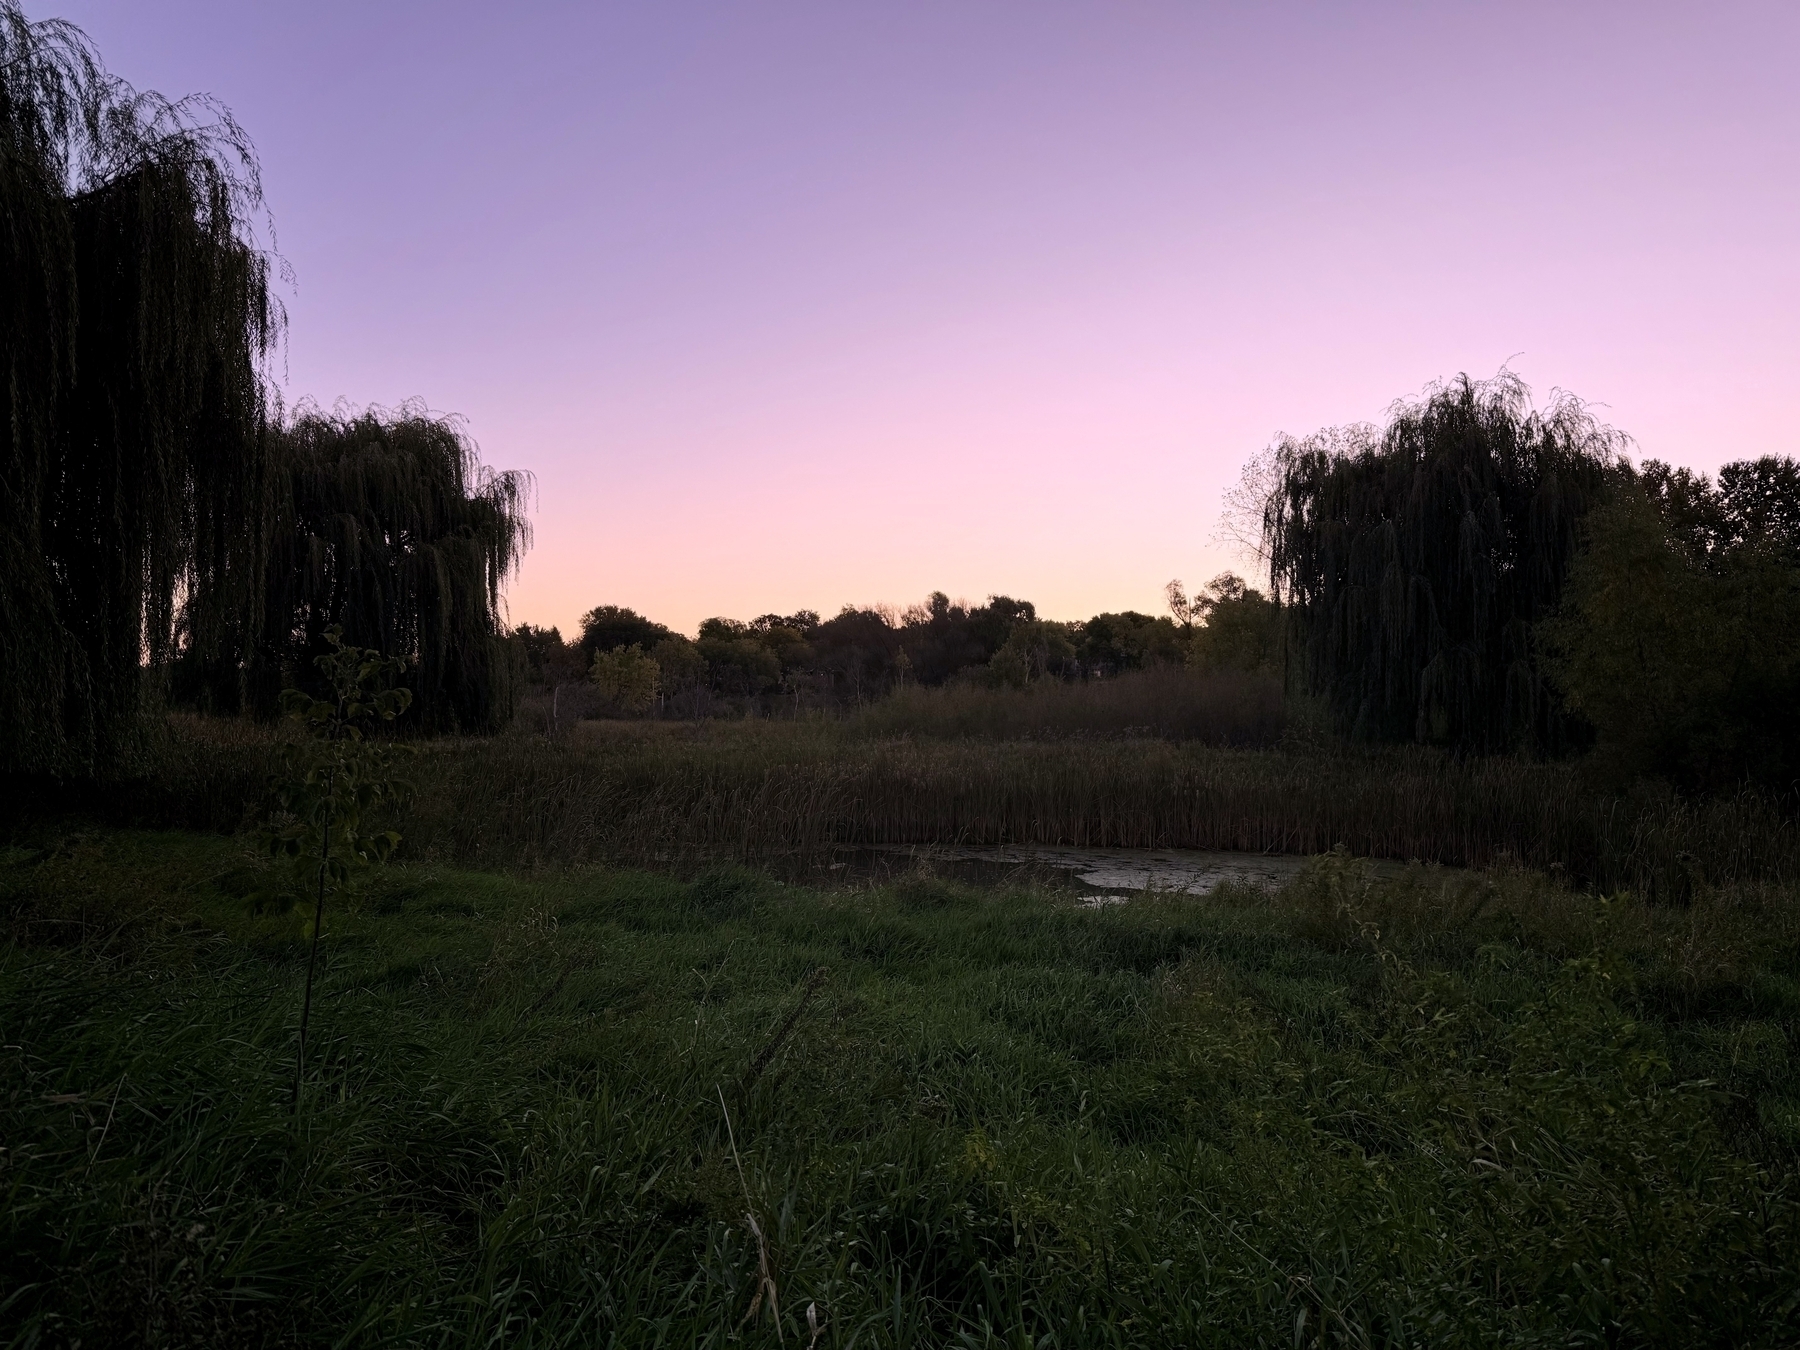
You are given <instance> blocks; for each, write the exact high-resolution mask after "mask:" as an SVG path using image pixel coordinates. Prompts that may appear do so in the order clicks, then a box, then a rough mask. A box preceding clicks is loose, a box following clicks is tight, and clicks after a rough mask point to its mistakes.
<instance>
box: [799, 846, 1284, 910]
mask: <svg viewBox="0 0 1800 1350" xmlns="http://www.w3.org/2000/svg"><path fill="white" fill-rule="evenodd" d="M1305 865H1306V859H1305V858H1302V857H1297V856H1294V855H1292V854H1270V853H1211V852H1205V851H1202V850H1199V849H1141V848H1059V847H1053V846H1048V845H1007V844H1001V845H963V844H935V845H930V846H922V845H921V846H911V845H889V846H885V847H875V848H861V849H855V850H847V851H846V852H845V853H843V854H840V855H839V857H838V859H837V861H836V862H834V863H833V865H832V870H834V871H837V872H839V873H840V875H841V874H844V873H846V872H847V873H848V874H849V875H851V876H857V877H865V876H866V877H867V878H868V879H870V880H873V881H880V880H883V879H886V878H888V877H893V876H900V875H903V874H905V873H907V872H911V871H915V870H917V869H918V868H920V867H925V868H928V869H929V870H931V871H933V872H935V873H937V874H938V875H940V876H949V877H956V878H958V879H961V880H966V881H972V882H978V883H982V884H988V885H993V884H1001V883H1006V882H1020V881H1028V880H1053V881H1060V882H1062V883H1063V884H1065V885H1067V884H1071V883H1072V884H1073V885H1074V886H1075V887H1076V888H1077V889H1078V890H1080V891H1083V892H1084V893H1085V894H1084V896H1083V900H1082V903H1084V904H1087V905H1090V906H1095V907H1098V906H1102V905H1105V904H1109V903H1112V904H1122V903H1123V902H1124V901H1125V900H1127V899H1128V898H1130V896H1131V895H1133V894H1136V893H1141V892H1143V891H1147V890H1157V891H1174V892H1181V893H1184V894H1187V895H1206V894H1208V893H1210V892H1211V891H1213V890H1215V889H1217V888H1218V887H1219V886H1220V885H1221V884H1222V883H1225V882H1231V883H1233V884H1235V885H1240V886H1254V887H1257V888H1259V889H1262V890H1275V889H1276V888H1278V887H1279V886H1281V885H1282V884H1284V883H1285V882H1286V881H1288V880H1289V879H1290V878H1291V877H1293V876H1294V875H1295V873H1297V872H1299V870H1300V869H1301V868H1302V867H1304V866H1305Z"/></svg>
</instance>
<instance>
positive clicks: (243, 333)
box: [0, 0, 282, 773]
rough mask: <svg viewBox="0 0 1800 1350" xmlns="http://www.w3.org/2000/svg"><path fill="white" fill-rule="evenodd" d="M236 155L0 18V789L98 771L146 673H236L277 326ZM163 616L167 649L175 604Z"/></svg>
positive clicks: (253, 593)
mask: <svg viewBox="0 0 1800 1350" xmlns="http://www.w3.org/2000/svg"><path fill="white" fill-rule="evenodd" d="M261 201H262V198H261V187H260V182H259V179H258V174H257V166H256V160H255V157H254V154H253V152H252V150H251V148H250V144H249V141H248V139H247V138H246V137H245V136H244V135H243V133H242V131H241V130H240V129H239V128H238V127H237V125H236V124H235V123H234V122H233V121H232V120H231V117H230V115H229V113H227V112H226V111H225V110H224V109H223V108H221V107H219V106H218V105H217V104H215V103H212V102H211V101H209V100H206V99H187V100H183V101H182V102H180V103H171V102H169V101H168V100H166V99H164V98H162V97H160V96H159V95H156V94H150V93H139V92H137V91H135V90H133V89H132V88H131V87H130V86H129V85H127V84H125V83H124V82H123V81H121V80H118V79H117V78H115V77H113V76H111V75H109V74H107V73H106V71H105V70H104V69H103V67H102V66H101V64H100V61H99V58H98V56H97V55H96V54H95V52H94V50H93V48H92V46H91V45H90V44H89V43H88V41H87V39H86V38H85V37H83V36H82V34H81V33H80V31H79V30H78V29H76V28H74V27H72V26H71V25H69V24H66V23H62V22H59V21H55V20H50V21H46V22H43V23H37V24H33V23H31V22H29V21H28V20H27V19H26V18H25V17H24V14H23V12H22V11H21V10H20V8H19V6H18V5H17V4H16V3H14V0H0V213H3V217H4V222H5V224H4V228H3V229H0V276H3V280H0V482H3V484H4V486H3V487H0V631H3V632H4V634H5V636H4V639H3V640H0V768H5V769H8V770H15V771H16V770H32V771H52V772H63V773H73V772H87V771H92V770H95V769H105V768H107V767H109V766H111V765H114V764H116V763H117V762H118V761H119V759H120V758H121V756H122V755H123V754H124V753H125V752H126V750H127V748H128V746H129V744H130V742H131V740H132V737H133V733H134V729H135V728H136V726H137V724H138V713H139V709H140V705H141V703H142V701H143V697H144V692H145V691H144V690H143V688H142V681H143V672H144V670H145V668H146V658H148V662H149V665H150V666H152V667H155V666H162V665H166V663H168V662H169V661H170V659H171V658H172V657H173V655H174V653H175V650H176V646H177V642H178V639H179V640H180V641H182V642H183V643H184V644H185V645H186V647H187V648H189V649H190V650H192V651H193V653H194V659H195V660H196V661H197V662H200V663H203V664H211V665H215V666H219V667H222V668H227V669H230V670H233V671H235V670H237V669H239V668H240V667H241V665H242V663H243V660H244V658H245V657H246V656H247V655H248V652H249V649H250V646H251V644H252V643H253V642H254V639H255V637H256V623H257V620H258V618H259V614H258V606H257V598H258V596H259V593H260V590H261V581H262V568H263V556H264V555H263V547H262V545H263V539H262V536H261V533H260V530H261V527H262V525H263V523H264V521H265V520H266V518H267V512H266V504H267V494H268V492H269V490H270V483H269V478H268V472H267V469H268V458H267V449H266V445H265V442H264V436H263V425H264V413H265V407H266V403H267V400H268V395H267V392H266V385H265V382H264V379H263V377H262V362H263V360H264V358H265V357H266V356H267V354H268V353H269V351H270V350H271V349H272V346H273V344H274V343H275V341H276V340H277V337H278V334H279V330H280V327H281V322H282V315H281V311H280V308H279V306H278V305H276V304H275V303H274V302H273V301H272V300H271V298H270V295H269V288H268V273H269V260H268V257H267V255H265V254H264V253H263V252H262V251H261V250H260V249H259V248H258V247H257V245H256V241H255V238H254V231H253V228H252V222H253V219H254V217H255V216H256V214H257V213H258V211H259V210H260V208H261ZM184 598H185V601H186V603H185V606H184V607H182V608H181V613H180V618H181V624H180V626H179V629H178V623H177V618H178V602H179V601H181V600H183V599H184Z"/></svg>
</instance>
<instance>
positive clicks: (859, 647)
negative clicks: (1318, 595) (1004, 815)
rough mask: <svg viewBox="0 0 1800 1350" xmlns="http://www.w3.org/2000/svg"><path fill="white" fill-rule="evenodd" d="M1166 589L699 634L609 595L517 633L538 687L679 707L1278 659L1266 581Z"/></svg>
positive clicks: (850, 701)
mask: <svg viewBox="0 0 1800 1350" xmlns="http://www.w3.org/2000/svg"><path fill="white" fill-rule="evenodd" d="M1168 594H1169V600H1170V613H1169V614H1164V615H1149V614H1142V613H1138V612H1137V611H1135V610H1125V611H1122V612H1119V613H1109V614H1097V615H1095V616H1094V617H1093V618H1091V619H1087V620H1084V621H1076V622H1059V621H1056V620H1051V619H1042V618H1039V617H1038V614H1037V608H1036V606H1034V605H1033V604H1032V603H1031V602H1030V601H1028V600H1016V599H1014V598H1012V597H1011V596H1005V595H994V596H989V597H988V598H987V600H986V601H985V602H983V603H981V604H970V603H969V602H967V601H960V600H959V601H953V600H951V599H950V597H949V596H947V595H946V594H944V593H943V592H942V591H937V592H933V593H932V594H931V595H930V596H929V597H927V598H926V600H925V601H924V602H923V603H921V604H917V605H912V606H909V607H907V608H906V609H904V610H902V611H898V612H896V611H894V610H891V609H887V608H880V607H866V606H865V607H857V606H846V607H845V608H843V609H842V610H840V611H839V612H838V613H837V614H836V615H835V616H833V617H832V618H829V619H824V618H821V617H820V616H819V615H818V614H817V613H815V612H814V611H812V610H801V611H799V612H797V613H794V614H763V615H760V616H758V617H757V618H754V619H750V620H737V619H726V618H713V619H707V620H706V621H705V622H703V623H702V624H701V625H700V627H699V630H698V632H697V633H696V634H695V635H694V636H693V637H692V638H690V637H688V636H686V635H685V634H681V633H677V632H674V631H673V630H671V629H670V628H668V627H666V626H664V625H663V624H660V623H657V622H655V621H654V620H651V619H648V618H645V617H644V616H642V615H640V614H638V613H636V612H635V611H633V610H630V609H626V608H622V607H620V606H616V605H601V606H598V607H596V608H594V609H592V610H590V611H589V612H588V613H587V614H586V615H585V616H584V618H583V620H582V628H581V633H580V635H579V636H578V637H577V638H575V639H574V640H573V641H567V640H565V639H564V638H563V636H562V634H561V632H560V631H559V630H558V629H556V628H534V627H532V626H530V625H522V626H521V627H519V628H518V629H517V630H516V631H515V634H514V636H515V640H516V641H517V642H518V643H519V644H520V647H521V649H522V651H523V653H524V656H525V662H526V669H527V671H528V675H529V678H530V679H532V680H533V681H534V682H536V683H538V684H539V685H542V686H555V685H567V684H582V683H588V684H591V685H593V686H594V687H595V688H596V689H597V690H598V692H599V694H600V695H601V697H602V699H603V700H604V702H605V704H606V706H608V707H609V708H610V709H612V710H614V711H617V712H624V713H644V712H649V711H653V710H657V711H661V712H663V713H665V714H670V715H675V716H705V715H708V714H709V713H714V712H722V711H728V710H729V711H743V710H745V709H748V708H757V709H761V710H763V711H774V710H776V709H778V708H782V707H789V708H792V709H796V710H798V709H804V708H844V707H855V706H858V705H861V704H865V703H868V702H872V701H874V700H876V699H879V698H881V697H882V696H884V695H885V694H887V693H888V692H890V691H891V690H893V689H895V688H897V687H899V686H901V685H904V684H909V683H911V684H919V685H925V686H939V685H944V684H947V683H950V682H953V681H972V682H979V683H984V684H991V685H1002V686H1010V687H1024V686H1027V685H1031V684H1033V683H1037V682H1040V681H1044V680H1076V679H1099V678H1106V677H1108V676H1112V675H1117V674H1119V673H1121V672H1124V671H1128V670H1140V669H1144V668H1146V667H1150V666H1157V665H1185V666H1190V667H1194V668H1198V669H1218V670H1243V671H1264V672H1267V671H1273V670H1275V669H1277V668H1278V666H1279V662H1280V652H1281V632H1280V626H1279V615H1278V613H1277V611H1276V609H1275V606H1274V605H1273V604H1272V603H1271V602H1270V601H1269V600H1268V598H1267V597H1266V596H1264V595H1263V594H1262V593H1261V592H1260V591H1258V590H1256V589H1254V588H1252V587H1249V586H1247V585H1245V583H1244V582H1243V581H1242V579H1240V578H1238V577H1236V576H1234V575H1232V574H1231V573H1225V574H1223V575H1221V576H1219V577H1216V578H1214V580H1213V581H1212V582H1211V583H1209V584H1208V586H1206V587H1205V588H1204V589H1203V590H1202V591H1201V592H1199V593H1198V594H1197V595H1195V596H1193V597H1192V598H1190V597H1188V595H1187V594H1186V592H1185V590H1184V588H1183V587H1182V585H1181V583H1180V582H1171V583H1170V584H1169V587H1168Z"/></svg>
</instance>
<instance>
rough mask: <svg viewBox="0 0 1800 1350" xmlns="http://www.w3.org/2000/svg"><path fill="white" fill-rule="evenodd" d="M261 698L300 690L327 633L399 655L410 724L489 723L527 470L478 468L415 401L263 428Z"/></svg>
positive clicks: (503, 656) (504, 668) (457, 439)
mask: <svg viewBox="0 0 1800 1350" xmlns="http://www.w3.org/2000/svg"><path fill="white" fill-rule="evenodd" d="M272 434H273V435H274V437H275V440H276V445H275V447H274V450H275V453H274V464H275V474H276V476H277V478H278V480H279V481H278V484H277V488H276V492H275V501H276V508H275V514H274V523H273V527H272V530H271V533H270V539H269V566H268V581H267V587H266V592H265V609H264V619H263V630H264V635H265V636H264V644H263V652H262V657H261V659H260V661H259V663H258V666H257V674H256V678H257V680H258V683H259V689H258V695H259V701H260V702H266V701H267V700H268V699H270V698H272V697H273V694H274V692H275V690H276V689H278V688H279V684H280V681H281V680H288V681H296V680H298V681H302V682H303V681H304V680H305V679H306V678H308V676H309V675H310V673H311V671H312V669H313V658H314V657H316V656H318V655H320V654H322V653H324V652H326V651H327V650H328V642H327V638H326V634H327V632H328V630H329V629H331V628H332V627H333V626H334V625H341V626H342V628H343V632H344V640H345V641H346V642H347V643H349V644H351V645H353V646H359V647H369V648H374V649H376V650H379V651H381V652H383V653H385V654H387V655H389V656H394V657H401V658H403V659H405V660H406V661H407V662H408V663H409V665H410V666H411V667H412V669H411V671H410V673H409V674H408V676H407V683H408V684H410V685H411V687H412V690H413V694H414V703H413V707H414V709H415V710H416V712H417V714H418V724H419V725H420V726H421V728H422V729H424V730H427V731H457V730H460V731H486V730H492V729H494V728H496V727H498V726H500V725H501V724H503V723H504V722H505V721H506V719H507V718H508V717H509V716H510V715H511V713H512V709H513V701H514V676H515V672H514V670H513V659H514V658H513V650H512V647H511V645H510V644H509V643H508V642H507V641H506V633H505V629H504V627H503V626H502V624H501V621H500V588H501V584H502V582H503V581H504V580H505V578H506V577H507V575H508V574H509V573H511V572H512V571H513V569H514V568H516V567H517V565H518V563H519V561H520V559H521V558H522V557H523V555H524V552H525V550H526V548H527V547H528V546H529V544H530V526H529V523H528V521H527V519H526V515H525V508H526V504H527V502H526V499H527V495H528V493H529V491H530V487H531V481H530V479H529V477H528V476H527V475H525V474H523V473H519V472H506V473H497V472H495V471H494V470H492V469H488V468H486V467H484V466H483V465H482V464H481V462H480V460H479V458H478V457H477V454H476V449H475V446H474V444H473V442H471V441H470V439H469V438H468V436H467V435H466V434H465V433H464V432H463V430H462V428H461V425H460V424H459V423H458V422H457V421H456V420H455V419H453V418H447V417H434V416H432V415H431V414H430V413H429V412H428V411H427V410H426V409H425V407H424V406H423V405H422V404H418V403H408V404H403V405H402V406H401V407H399V408H398V409H393V410H389V409H385V408H379V407H372V408H369V409H366V410H363V411H349V410H343V409H340V410H338V411H336V412H333V413H325V412H323V411H321V410H319V409H317V408H308V407H302V408H301V409H300V410H299V411H298V413H297V414H296V415H295V416H294V417H293V418H292V419H291V420H290V421H288V422H287V424H286V425H285V426H283V427H282V428H281V429H280V430H279V431H277V432H274V433H272Z"/></svg>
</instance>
